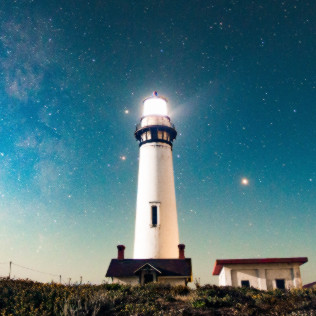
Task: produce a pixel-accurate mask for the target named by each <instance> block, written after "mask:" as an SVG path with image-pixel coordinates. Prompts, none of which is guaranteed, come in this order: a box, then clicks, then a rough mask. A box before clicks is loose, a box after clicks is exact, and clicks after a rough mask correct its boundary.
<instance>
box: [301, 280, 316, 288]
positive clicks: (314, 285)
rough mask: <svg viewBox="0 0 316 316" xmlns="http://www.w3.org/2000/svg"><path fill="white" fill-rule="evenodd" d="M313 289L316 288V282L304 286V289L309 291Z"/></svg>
mask: <svg viewBox="0 0 316 316" xmlns="http://www.w3.org/2000/svg"><path fill="white" fill-rule="evenodd" d="M312 287H316V281H315V282H312V283H308V284H305V285H303V289H309V288H312Z"/></svg>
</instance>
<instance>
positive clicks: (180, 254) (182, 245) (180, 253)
mask: <svg viewBox="0 0 316 316" xmlns="http://www.w3.org/2000/svg"><path fill="white" fill-rule="evenodd" d="M178 248H179V259H185V256H184V248H185V245H184V244H179V245H178Z"/></svg>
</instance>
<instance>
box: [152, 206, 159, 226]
mask: <svg viewBox="0 0 316 316" xmlns="http://www.w3.org/2000/svg"><path fill="white" fill-rule="evenodd" d="M151 225H152V227H157V225H158V207H157V205H152V206H151Z"/></svg>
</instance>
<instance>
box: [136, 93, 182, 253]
mask: <svg viewBox="0 0 316 316" xmlns="http://www.w3.org/2000/svg"><path fill="white" fill-rule="evenodd" d="M147 100H148V99H147ZM151 100H153V101H154V102H162V101H161V100H163V99H161V98H152V99H150V101H151ZM145 102H146V100H145ZM163 102H165V101H163ZM147 110H148V109H147ZM155 110H156V108H155ZM135 136H136V138H137V139H138V140H139V141H140V153H139V171H138V190H137V205H136V224H135V243H134V259H147V258H157V259H168V258H178V257H179V250H178V244H179V231H178V220H177V208H176V196H175V188H174V175H173V161H172V141H173V139H174V138H175V137H176V131H175V129H174V127H173V125H172V124H171V123H170V119H169V117H167V116H165V115H159V114H156V113H154V114H152V115H151V113H150V109H149V113H147V112H146V116H145V117H143V118H142V119H141V122H140V124H139V126H138V129H137V131H136V133H135ZM153 208H155V210H157V220H153V217H154V216H153Z"/></svg>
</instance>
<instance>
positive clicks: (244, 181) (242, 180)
mask: <svg viewBox="0 0 316 316" xmlns="http://www.w3.org/2000/svg"><path fill="white" fill-rule="evenodd" d="M241 184H242V185H248V184H249V180H248V179H247V178H242V179H241Z"/></svg>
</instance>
